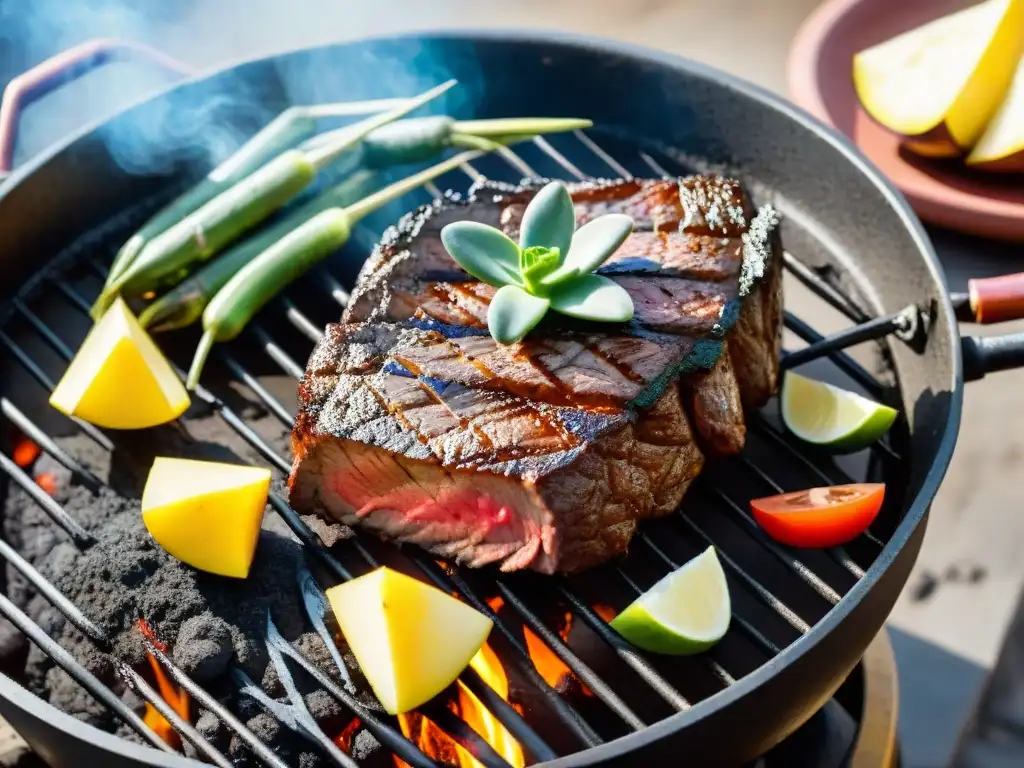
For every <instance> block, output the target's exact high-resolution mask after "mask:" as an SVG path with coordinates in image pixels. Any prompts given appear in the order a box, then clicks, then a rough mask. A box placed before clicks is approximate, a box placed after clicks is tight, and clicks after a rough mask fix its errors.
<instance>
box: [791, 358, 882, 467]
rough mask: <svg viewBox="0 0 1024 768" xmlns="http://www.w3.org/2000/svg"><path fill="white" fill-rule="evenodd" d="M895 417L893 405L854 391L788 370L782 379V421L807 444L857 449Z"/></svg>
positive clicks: (876, 434) (875, 436)
mask: <svg viewBox="0 0 1024 768" xmlns="http://www.w3.org/2000/svg"><path fill="white" fill-rule="evenodd" d="M895 419H896V409H895V408H890V407H889V406H887V405H882V404H881V403H876V402H875V401H874V400H869V399H868V398H866V397H862V396H861V395H858V394H857V393H856V392H848V391H847V390H845V389H840V388H839V387H834V386H832V385H831V384H825V383H824V382H821V381H815V380H814V379H808V378H806V377H804V376H800V375H798V374H795V373H791V372H787V373H786V377H785V379H784V380H783V382H782V420H783V422H785V424H786V427H787V428H788V429H789V430H790V431H791V432H792V433H793V434H794V435H796V436H797V437H799V438H800V439H801V440H806V441H807V442H808V443H814V444H815V445H821V446H825V447H827V448H830V449H832V450H835V451H839V452H849V451H857V450H860V449H861V448H864V447H866V446H868V445H870V444H871V443H873V442H875V441H876V440H878V438H880V437H881V436H882V435H884V434H885V433H886V431H887V430H888V429H889V427H891V426H892V423H893V421H894V420H895Z"/></svg>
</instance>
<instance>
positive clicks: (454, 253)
mask: <svg viewBox="0 0 1024 768" xmlns="http://www.w3.org/2000/svg"><path fill="white" fill-rule="evenodd" d="M441 242H442V243H443V244H444V247H445V249H447V251H448V253H449V254H451V257H452V258H453V259H454V260H455V263H457V264H458V265H459V266H460V267H462V268H463V269H464V270H466V271H467V272H469V274H471V275H472V276H473V277H475V278H476V279H477V280H482V281H483V282H485V283H487V284H488V285H493V286H494V287H496V288H500V287H501V286H503V285H520V286H521V285H523V280H522V278H521V277H520V276H519V246H518V245H516V244H515V241H513V240H512V239H511V238H510V237H508V235H506V234H505V233H504V232H502V231H501V230H499V229H495V228H494V227H491V226H488V225H487V224H481V223H479V222H476V221H455V222H452V223H451V224H448V225H447V226H446V227H444V228H443V229H442V230H441Z"/></svg>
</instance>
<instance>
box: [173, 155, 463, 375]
mask: <svg viewBox="0 0 1024 768" xmlns="http://www.w3.org/2000/svg"><path fill="white" fill-rule="evenodd" d="M481 154H482V153H481V152H476V151H474V152H464V153H462V154H459V155H456V156H454V157H451V158H449V159H447V160H444V161H443V162H440V163H438V164H436V165H434V166H431V167H430V168H427V169H426V170H423V171H420V172H419V173H416V174H413V175H412V176H409V177H407V178H405V179H402V180H401V181H397V182H395V183H394V184H390V185H389V186H387V187H385V188H384V189H382V190H380V191H378V192H375V193H373V194H372V195H369V196H368V197H364V198H363V199H362V200H360V201H358V202H356V203H354V204H352V205H350V206H347V207H345V208H329V209H327V210H325V211H322V212H320V213H318V214H317V215H316V216H314V217H313V218H312V219H310V220H309V221H307V222H306V223H304V224H302V225H301V226H299V227H298V228H297V229H295V230H293V231H292V232H290V233H289V234H288V235H286V236H285V237H283V238H281V239H280V240H278V241H277V242H276V243H274V244H273V245H271V246H270V247H269V248H267V249H266V250H265V251H263V252H262V253H261V254H259V255H258V256H257V257H256V258H254V259H253V260H252V261H250V262H249V263H248V264H246V265H245V266H244V267H242V268H241V269H240V270H239V271H238V272H237V273H235V274H234V275H233V276H232V277H231V279H230V280H229V281H228V282H227V283H226V284H225V285H224V287H222V288H221V289H220V290H219V291H218V292H217V295H216V296H214V297H213V300H212V301H210V303H209V304H207V305H206V309H205V310H204V311H203V336H202V339H201V340H200V342H199V347H198V348H197V350H196V354H195V357H194V358H193V360H192V366H191V368H190V369H189V373H188V381H187V386H188V387H189V389H194V388H195V386H196V384H197V383H198V381H199V377H200V375H201V373H202V370H203V366H204V365H205V363H206V358H207V356H208V355H209V354H210V350H211V349H212V348H213V345H214V344H215V343H217V342H224V341H230V340H231V339H233V338H235V337H236V336H238V334H239V333H241V332H242V329H244V328H245V326H246V324H247V323H248V322H249V320H251V319H252V317H253V316H254V315H255V314H256V313H257V312H259V310H260V309H262V308H263V307H264V306H265V305H266V303H267V302H268V301H270V300H271V299H272V298H273V297H274V296H275V295H277V293H278V292H279V291H280V290H281V289H282V288H284V287H285V286H287V285H290V284H291V283H292V282H293V281H294V280H296V279H297V278H298V277H300V276H301V275H302V274H304V273H305V272H306V270H308V269H309V268H310V267H311V266H313V265H314V264H317V263H319V262H320V261H321V260H323V259H324V258H326V257H327V256H329V255H330V254H331V253H333V252H334V251H336V250H338V249H339V248H341V247H342V246H343V245H344V244H345V243H346V242H347V241H348V238H349V234H350V232H351V230H352V226H353V225H354V224H355V223H356V222H357V221H359V220H360V219H362V218H363V217H365V216H367V215H369V214H371V213H373V212H374V211H376V210H377V209H379V208H381V207H382V206H384V205H386V204H387V203H389V202H391V201H392V200H394V199H396V198H398V197H401V196H402V195H404V194H406V193H407V192H410V191H412V190H413V189H416V188H417V187H419V186H421V185H423V184H425V183H426V182H428V181H430V180H431V179H434V178H436V177H438V176H440V175H442V174H444V173H447V172H448V171H450V170H452V169H454V168H457V167H458V166H459V165H461V164H462V163H466V162H469V161H470V160H475V159H476V158H478V157H480V155H481Z"/></svg>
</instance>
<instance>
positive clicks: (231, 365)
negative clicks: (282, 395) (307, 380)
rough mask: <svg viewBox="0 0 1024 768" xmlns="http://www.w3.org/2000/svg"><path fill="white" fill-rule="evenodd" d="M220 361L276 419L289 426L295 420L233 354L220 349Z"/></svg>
mask: <svg viewBox="0 0 1024 768" xmlns="http://www.w3.org/2000/svg"><path fill="white" fill-rule="evenodd" d="M219 357H220V361H221V362H222V363H224V365H225V366H227V368H228V370H230V371H231V375H232V376H234V377H235V378H236V379H239V380H240V381H241V382H242V383H243V384H245V386H247V387H248V388H249V389H251V390H252V391H253V392H255V393H256V397H258V398H259V399H260V402H262V403H263V404H264V405H265V406H266V407H267V408H268V409H270V412H271V413H272V414H274V416H275V417H276V418H277V420H278V421H280V422H281V423H282V424H285V425H287V426H291V424H292V422H293V421H294V420H295V417H294V414H291V413H289V412H288V410H287V409H286V408H285V407H284V404H283V403H282V402H281V401H280V400H278V399H277V398H276V397H274V396H273V395H271V394H270V392H268V391H267V389H266V387H264V386H263V385H262V384H260V382H259V380H258V379H257V378H256V377H255V376H253V375H252V374H251V373H249V371H247V370H246V369H245V368H243V367H242V365H241V364H240V363H239V362H238V361H237V360H236V359H235V357H234V355H231V354H229V353H227V352H223V351H221V353H220V355H219Z"/></svg>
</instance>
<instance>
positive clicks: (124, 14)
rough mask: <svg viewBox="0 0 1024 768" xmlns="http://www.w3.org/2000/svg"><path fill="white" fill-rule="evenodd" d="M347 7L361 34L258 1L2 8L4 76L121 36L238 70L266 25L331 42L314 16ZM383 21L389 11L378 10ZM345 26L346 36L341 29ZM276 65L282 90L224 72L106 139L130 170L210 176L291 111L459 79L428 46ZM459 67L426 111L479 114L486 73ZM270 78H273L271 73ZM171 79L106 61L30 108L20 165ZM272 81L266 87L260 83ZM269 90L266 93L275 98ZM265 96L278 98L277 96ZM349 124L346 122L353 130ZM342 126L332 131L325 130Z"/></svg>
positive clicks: (306, 9)
mask: <svg viewBox="0 0 1024 768" xmlns="http://www.w3.org/2000/svg"><path fill="white" fill-rule="evenodd" d="M318 8H319V9H321V10H323V11H324V12H325V13H327V14H328V15H329V14H330V13H332V12H338V11H340V10H342V9H344V10H345V15H346V16H347V19H348V21H349V22H350V23H353V22H354V24H355V26H349V27H348V29H347V30H346V31H347V32H349V33H352V32H353V31H354V32H355V33H356V34H358V31H359V30H358V24H359V19H360V18H362V19H363V20H364V21H365V18H366V13H368V12H369V11H370V10H371V9H370V8H369V7H368V8H367V9H364V11H363V12H360V11H359V10H358V9H357V8H355V7H354V5H353V4H349V3H347V2H346V3H340V4H337V5H335V4H334V3H323V2H311V3H308V4H303V3H300V4H298V5H297V6H295V7H293V6H292V4H290V3H271V4H268V3H265V2H260V1H259V0H245V1H244V2H243V1H241V0H217V2H213V3H204V2H199V0H164V1H163V2H158V3H149V2H144V3H143V2H134V1H133V0H0V51H3V61H2V62H0V64H2V66H3V68H4V70H5V71H4V72H3V75H5V76H6V78H7V79H9V78H10V77H12V76H14V75H16V74H17V73H18V72H19V71H20V70H23V69H25V68H27V67H28V66H31V65H34V64H36V63H39V62H40V61H42V60H44V59H46V58H48V57H49V56H51V55H53V54H54V53H55V52H57V51H60V50H64V49H66V48H69V47H72V46H74V45H77V44H79V43H81V42H83V41H85V40H88V39H90V38H95V37H117V38H123V39H127V40H132V41H136V42H140V43H145V44H147V45H151V46H153V47H154V48H157V49H160V50H163V51H165V52H166V53H168V54H169V55H171V56H174V57H176V58H179V59H181V60H184V61H185V62H187V63H189V64H191V65H198V68H200V69H202V68H208V67H210V66H211V65H213V64H221V63H222V62H227V61H234V60H238V59H241V58H246V57H248V56H253V55H263V54H268V53H270V51H267V50H265V49H264V50H261V45H260V43H259V42H258V40H259V39H263V40H265V39H266V32H267V30H268V28H270V29H272V28H275V27H276V28H277V29H278V30H279V32H280V34H279V35H278V38H279V39H281V40H284V41H294V40H312V41H317V39H318V38H322V36H323V33H324V29H323V27H321V26H320V25H318V24H317V21H316V19H317V12H316V11H317V9H318ZM372 10H375V11H376V12H377V13H376V14H375V15H378V16H379V13H380V12H381V11H380V8H379V7H376V8H373V9H372ZM335 28H337V27H335ZM285 61H286V63H283V64H281V65H280V66H277V67H276V68H270V70H268V74H270V75H271V76H272V77H271V78H270V79H271V80H274V81H276V82H275V83H274V84H273V85H275V86H276V85H280V86H281V90H276V88H270V87H269V86H268V84H267V82H265V81H261V82H257V81H256V80H255V79H254V78H253V77H251V76H250V71H248V70H246V71H241V72H234V71H232V72H226V73H223V74H221V75H219V76H218V77H217V78H216V80H215V81H214V82H212V83H203V84H193V85H187V86H185V87H186V89H187V90H186V91H183V92H179V93H176V94H175V95H174V96H173V97H172V98H169V99H159V100H157V101H156V102H154V103H151V104H149V105H147V106H145V107H144V108H143V109H139V110H134V111H133V112H132V113H131V114H130V115H129V116H127V117H122V118H118V119H116V120H114V121H112V122H110V123H109V124H108V125H107V126H106V127H105V128H104V131H103V134H102V135H103V139H104V140H105V142H106V144H107V146H108V148H109V151H110V153H111V155H112V156H113V158H114V159H115V161H116V162H117V163H118V164H119V165H120V166H121V167H122V168H123V169H124V170H125V171H127V172H129V173H135V174H151V173H165V172H167V171H169V170H171V169H172V168H174V167H176V166H178V165H179V164H180V163H181V162H183V161H186V162H188V163H189V164H193V163H195V164H198V165H199V166H200V167H205V168H212V167H214V166H215V165H217V164H218V163H219V162H221V161H222V160H224V159H225V158H226V157H228V156H229V155H230V154H231V153H232V152H233V151H234V150H235V149H237V148H238V147H239V146H240V145H241V144H242V143H244V141H245V140H246V139H248V138H249V137H250V136H251V135H252V134H253V133H254V132H255V131H256V130H258V128H259V127H261V126H262V125H264V124H266V123H267V122H269V121H270V120H271V119H273V117H274V116H275V115H276V114H277V113H278V112H279V111H280V109H282V108H283V107H285V106H288V105H289V104H318V103H331V102H336V101H348V100H357V99H370V98H382V97H392V96H412V95H415V94H417V93H419V92H421V91H423V90H426V89H427V88H429V87H431V86H434V85H436V84H438V83H440V82H442V81H443V80H445V79H447V78H449V77H451V76H452V68H451V67H450V66H448V65H447V64H443V63H441V62H440V61H439V59H438V57H437V55H436V51H434V50H433V49H432V48H431V47H430V46H428V45H422V44H419V43H414V42H412V41H409V42H407V43H404V44H402V45H401V46H390V47H386V48H384V49H378V48H373V49H366V50H365V51H363V52H362V53H360V54H358V55H356V54H349V55H345V56H342V57H339V56H337V55H335V54H334V53H332V52H331V51H325V52H315V51H314V52H311V53H308V54H304V55H301V56H299V57H297V58H288V59H286V60H285ZM464 64H465V62H463V66H460V67H458V69H459V74H458V77H459V81H460V83H459V86H457V87H456V88H455V89H452V91H449V92H448V93H447V94H445V95H444V96H443V97H441V98H440V99H438V100H437V101H436V102H434V103H433V104H431V105H429V107H427V108H425V109H424V110H422V111H421V112H419V113H418V114H423V113H425V112H430V113H434V114H439V113H447V114H460V113H466V112H471V111H472V109H471V105H472V103H473V102H474V100H475V98H476V97H477V96H478V95H479V94H480V93H481V87H482V84H481V83H480V82H479V81H480V77H479V73H477V72H476V71H475V68H473V67H472V66H470V67H466V66H464ZM265 74H266V73H265ZM176 77H177V76H176V75H169V74H168V73H166V72H164V71H162V70H161V69H160V68H159V67H157V66H155V65H154V64H152V63H151V62H148V61H145V60H144V59H138V58H133V59H132V60H130V61H120V62H116V63H113V64H108V65H106V66H104V67H102V68H100V69H98V70H96V71H94V72H92V73H90V74H88V75H85V76H84V77H82V78H81V79H80V80H78V81H76V82H75V83H74V84H72V85H70V86H68V87H66V88H62V89H58V90H57V91H55V92H53V93H51V94H49V95H47V96H46V97H45V98H43V99H41V100H40V101H39V102H38V103H35V104H33V105H31V106H30V107H28V108H27V109H26V110H25V112H24V115H23V122H22V127H21V130H20V131H19V140H18V151H17V153H16V161H18V160H24V159H25V158H27V157H29V156H31V155H32V154H34V153H36V152H38V151H40V150H42V149H44V148H45V147H46V146H47V145H48V144H50V143H52V142H54V141H57V140H59V139H60V138H61V137H62V136H65V135H67V134H68V133H71V132H73V131H75V130H77V129H79V128H80V127H81V126H82V125H83V124H87V123H88V122H91V121H93V120H97V119H105V118H108V117H110V116H112V115H114V114H116V113H117V112H119V111H120V110H123V109H124V108H125V107H126V106H127V105H129V104H131V103H133V102H134V101H137V100H139V99H141V98H143V97H145V96H148V95H150V94H153V93H154V92H156V91H158V90H160V89H162V88H165V87H166V86H167V85H168V84H170V83H173V82H174V80H175V78H176ZM263 80H265V78H264V79H263ZM268 89H269V90H268ZM268 94H270V95H269V96H268ZM350 121H351V118H347V119H344V120H341V122H350ZM338 124H340V123H339V122H338V121H337V120H336V121H335V122H334V123H333V124H332V123H325V124H324V128H325V129H326V128H329V127H334V126H335V125H338Z"/></svg>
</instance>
